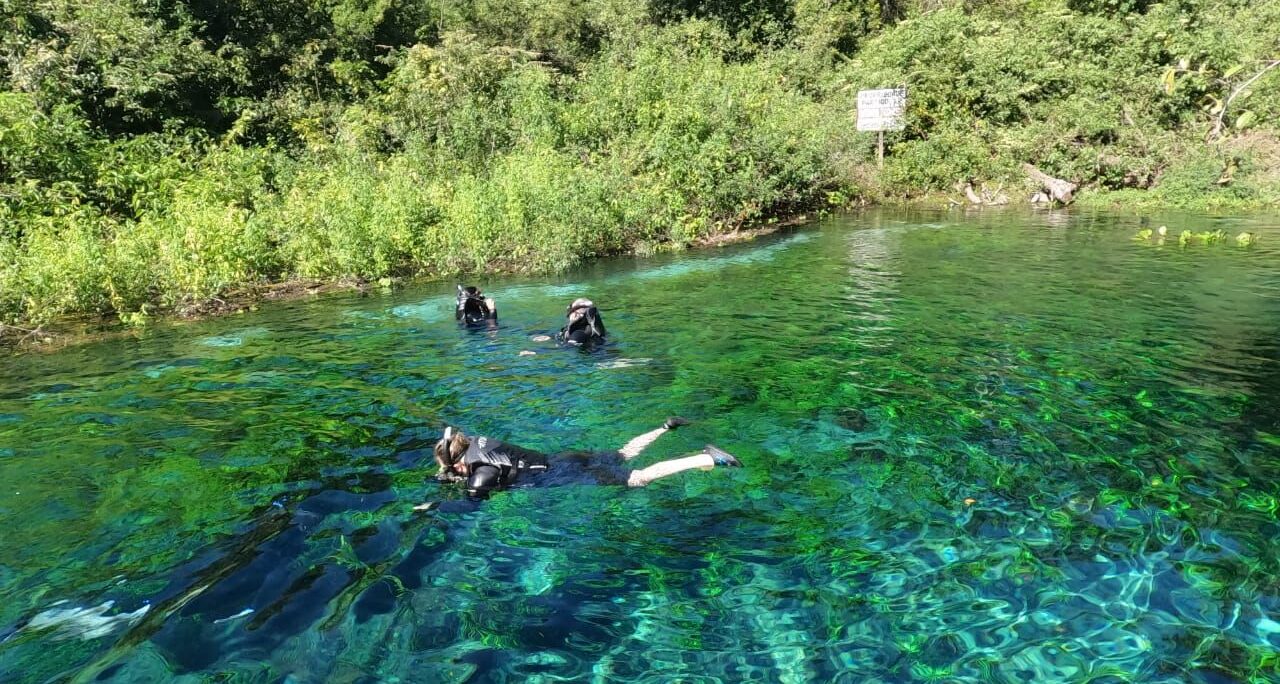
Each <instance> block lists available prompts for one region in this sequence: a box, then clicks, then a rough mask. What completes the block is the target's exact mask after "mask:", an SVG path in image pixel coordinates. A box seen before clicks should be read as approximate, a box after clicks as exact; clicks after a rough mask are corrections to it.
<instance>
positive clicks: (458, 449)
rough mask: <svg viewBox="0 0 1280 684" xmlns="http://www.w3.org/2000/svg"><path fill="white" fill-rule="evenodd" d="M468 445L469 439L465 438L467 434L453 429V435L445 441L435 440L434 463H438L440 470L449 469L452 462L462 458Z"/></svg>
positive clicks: (469, 444)
mask: <svg viewBox="0 0 1280 684" xmlns="http://www.w3.org/2000/svg"><path fill="white" fill-rule="evenodd" d="M469 446H471V440H469V439H467V436H466V435H464V434H462V431H461V430H457V429H455V430H453V437H452V438H450V439H449V441H448V442H447V443H446V442H445V440H444V439H441V440H440V441H438V442H436V446H435V449H434V451H435V457H436V463H438V464H439V465H440V472H447V471H449V470H451V469H452V467H453V464H454V463H457V462H458V459H460V458H462V455H463V454H464V453H466V452H467V447H469Z"/></svg>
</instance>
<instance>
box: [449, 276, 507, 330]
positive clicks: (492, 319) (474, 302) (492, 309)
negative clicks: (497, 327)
mask: <svg viewBox="0 0 1280 684" xmlns="http://www.w3.org/2000/svg"><path fill="white" fill-rule="evenodd" d="M453 317H454V319H456V320H457V321H458V322H459V323H461V324H463V325H466V326H473V325H481V324H485V323H489V324H492V323H496V322H497V320H498V303H497V302H495V301H494V300H493V297H486V296H484V293H483V292H481V291H480V288H478V287H463V286H461V285H459V286H458V303H457V306H456V307H454V311H453Z"/></svg>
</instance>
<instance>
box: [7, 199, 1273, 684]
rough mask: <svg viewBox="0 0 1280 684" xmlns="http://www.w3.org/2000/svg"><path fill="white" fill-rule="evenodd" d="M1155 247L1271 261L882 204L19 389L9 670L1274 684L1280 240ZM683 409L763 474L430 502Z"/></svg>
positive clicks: (34, 377) (12, 424)
mask: <svg viewBox="0 0 1280 684" xmlns="http://www.w3.org/2000/svg"><path fill="white" fill-rule="evenodd" d="M1158 220H1159V222H1160V223H1167V224H1168V225H1169V226H1170V230H1173V231H1175V232H1176V231H1178V230H1181V229H1182V227H1183V226H1184V225H1185V226H1186V227H1188V228H1194V229H1196V230H1205V229H1213V228H1214V227H1215V226H1222V227H1224V228H1226V229H1229V230H1251V231H1255V232H1257V233H1259V234H1260V235H1261V236H1262V239H1261V240H1260V242H1259V243H1258V244H1257V245H1254V246H1253V247H1250V248H1240V247H1237V246H1235V245H1234V244H1228V245H1214V246H1204V245H1199V246H1191V247H1186V248H1182V247H1178V246H1177V245H1176V244H1167V245H1159V244H1156V243H1153V242H1151V241H1147V242H1135V241H1133V240H1132V239H1131V238H1132V236H1133V234H1134V233H1135V232H1136V231H1137V230H1138V229H1139V228H1141V227H1143V226H1144V225H1151V224H1154V225H1159V224H1155V223H1153V222H1144V221H1143V220H1141V219H1138V218H1133V217H1122V216H1114V215H1105V214H1085V213H1066V212H1057V213H1039V214H1030V213H1018V212H1013V211H1010V212H981V213H973V214H967V215H962V214H947V213H937V212H934V213H909V212H893V211H876V212H868V213H865V214H861V215H857V216H851V217H847V218H842V219H837V220H831V221H828V222H825V223H823V224H820V225H817V226H813V227H810V228H806V229H804V230H801V231H798V232H794V233H792V234H790V235H781V236H776V237H773V238H767V239H764V240H762V241H759V242H757V243H753V244H745V245H736V246H732V247H728V248H724V249H722V250H715V251H702V252H689V253H684V254H678V255H663V256H659V257H655V258H652V259H634V258H628V259H618V260H614V261H605V262H602V263H597V264H592V265H589V266H586V267H584V268H583V269H581V270H579V271H576V272H573V273H569V274H566V275H565V276H564V279H563V280H559V279H558V280H555V281H552V282H534V281H527V280H526V281H517V280H499V281H494V282H491V283H476V284H479V285H481V286H483V288H484V290H485V291H486V292H487V293H488V294H491V295H493V296H495V297H496V298H497V299H498V302H499V310H500V312H501V319H500V320H501V325H500V326H499V327H498V328H497V329H481V330H459V329H458V328H456V327H455V325H454V323H453V320H452V315H451V309H452V307H453V301H454V295H453V293H452V289H453V284H451V283H440V284H429V285H423V286H420V287H414V288H410V289H407V290H404V291H401V292H397V293H394V294H390V293H372V294H369V295H349V296H330V297H325V298H320V299H313V300H306V301H298V302H290V303H276V304H269V305H264V306H263V307H262V310H261V311H258V312H255V313H251V314H246V315H244V316H237V317H234V318H227V319H223V320H213V321H205V322H200V323H194V324H183V325H172V326H158V327H156V328H154V329H151V330H148V331H146V332H145V333H143V334H142V335H140V336H139V337H138V338H137V339H119V340H113V341H107V342H102V343H97V344H92V345H86V346H82V347H76V348H70V349H66V350H63V351H61V352H58V353H54V354H47V355H28V356H19V357H12V358H7V359H0V377H3V378H4V380H3V381H0V529H4V530H5V536H4V541H5V543H4V551H3V552H2V553H0V598H2V599H3V601H2V602H0V681H5V682H10V681H12V682H48V681H84V682H87V681H110V682H137V681H189V682H197V681H245V682H249V681H253V682H294V683H303V682H393V681H401V682H437V681H438V682H451V681H459V682H460V681H477V682H479V681H595V682H668V681H677V680H678V681H689V682H737V681H769V682H812V681H840V682H891V681H892V682H899V681H901V682H944V681H945V682H989V681H998V682H1026V681H1034V682H1077V681H1079V682H1083V681H1092V682H1120V681H1141V682H1169V683H1172V682H1187V681H1194V682H1227V681H1249V680H1250V679H1252V680H1253V681H1277V680H1280V671H1278V669H1277V668H1278V667H1280V665H1278V664H1277V663H1278V662H1280V661H1278V660H1277V658H1276V653H1277V652H1280V560H1278V559H1280V522H1278V521H1277V515H1278V513H1280V484H1277V483H1278V482H1280V230H1277V229H1278V228H1280V223H1278V222H1276V221H1275V220H1270V219H1261V218H1230V219H1224V218H1215V217H1198V216H1167V217H1158ZM1153 221H1154V219H1153ZM578 296H590V297H591V298H593V299H594V300H595V301H596V302H597V304H599V305H600V307H601V309H602V311H603V312H604V316H605V319H606V323H607V325H608V328H609V330H610V333H611V342H610V344H609V345H607V346H606V347H605V348H603V349H600V350H597V351H595V352H594V353H584V352H581V351H578V350H569V349H560V348H557V347H555V346H554V345H553V344H551V343H548V342H540V341H537V340H536V339H534V338H536V337H537V336H539V335H543V334H547V333H548V332H552V331H554V330H555V329H556V328H558V327H559V326H560V325H561V318H562V317H563V315H564V306H565V305H566V304H567V303H568V301H569V300H571V299H573V298H575V297H578ZM529 352H535V353H532V354H530V353H529ZM672 414H680V415H684V416H687V417H689V418H692V419H694V420H695V423H694V424H692V425H689V426H686V427H683V428H681V429H680V430H678V431H676V432H674V433H672V434H670V435H667V436H664V437H662V439H661V440H659V442H657V443H656V444H655V445H654V446H653V447H652V448H651V450H650V451H648V452H646V453H645V454H644V455H643V456H641V457H640V465H641V466H643V465H647V464H649V463H653V462H656V461H657V460H661V459H663V458H668V457H672V456H677V455H681V454H687V453H691V452H693V451H696V450H698V449H700V448H702V446H703V445H705V444H707V443H715V444H718V445H720V446H722V447H724V448H726V449H728V450H730V451H732V452H733V453H735V454H737V455H738V456H739V457H740V458H741V459H742V460H743V461H744V463H745V465H746V467H745V468H743V469H742V470H728V469H718V470H716V471H713V472H710V473H705V472H692V473H687V474H684V475H681V476H678V477H675V478H672V479H668V480H663V481H661V482H658V483H656V484H654V485H652V486H651V487H649V488H646V489H643V490H636V491H627V490H624V489H620V488H615V487H603V486H595V487H591V486H566V487H558V488H545V489H520V490H515V491H510V492H504V493H501V494H499V495H497V496H495V497H494V498H493V499H492V500H490V501H488V502H486V503H484V504H483V505H478V506H477V505H474V504H469V503H467V502H465V501H464V500H462V499H461V497H460V493H459V492H458V491H457V490H456V488H451V487H442V486H440V485H438V484H436V483H435V481H434V479H432V478H431V477H430V476H431V475H432V474H433V473H434V466H433V465H431V453H430V450H431V446H432V444H433V443H434V441H435V439H436V437H437V436H438V434H439V429H440V426H441V425H442V424H444V423H445V422H446V421H447V422H451V423H454V424H459V425H462V426H464V427H466V428H469V429H471V430H473V431H476V432H480V433H483V434H489V435H492V436H494V437H498V438H504V439H510V440H511V441H514V442H517V443H520V444H523V445H526V446H529V447H531V448H538V449H544V450H549V451H556V450H576V449H583V450H604V449H614V448H618V447H619V446H621V445H622V444H623V443H625V442H626V441H627V440H628V439H629V438H631V437H633V436H635V435H636V434H639V433H641V432H644V431H647V430H650V429H652V428H654V427H656V426H657V425H660V424H661V422H662V421H663V419H664V418H665V417H666V416H668V415H672ZM420 504H430V505H426V506H422V507H421V508H420V509H415V506H419V505H420Z"/></svg>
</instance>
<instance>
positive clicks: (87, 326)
mask: <svg viewBox="0 0 1280 684" xmlns="http://www.w3.org/2000/svg"><path fill="white" fill-rule="evenodd" d="M827 215H828V214H827V213H823V212H802V213H798V214H796V215H794V216H790V217H788V218H785V219H778V220H775V221H773V222H767V223H766V224H764V225H758V226H754V227H751V228H741V229H738V230H734V231H731V232H728V233H721V234H719V235H714V236H709V237H704V238H698V239H697V240H693V241H691V242H689V243H687V244H685V245H684V246H683V249H698V250H702V249H716V248H719V247H727V246H729V245H736V244H740V243H743V242H751V241H753V240H757V239H759V238H761V237H765V236H767V235H772V234H774V233H777V232H779V231H782V230H788V229H794V228H797V227H799V226H802V225H806V224H808V223H811V222H814V221H817V220H820V219H821V218H823V217H824V216H827ZM636 253H637V252H636V250H635V249H630V250H627V251H624V252H619V253H617V254H611V255H608V256H624V255H628V254H632V255H634V254H636ZM509 273H511V271H509V270H504V269H495V270H493V271H489V272H487V275H503V274H509ZM459 275H467V274H459ZM472 275H475V274H472ZM444 280H445V279H442V278H440V277H413V276H410V277H400V278H382V279H380V280H378V281H368V280H355V279H344V280H337V281H333V282H325V281H320V280H308V279H297V280H286V281H282V282H277V283H265V284H261V285H256V286H249V287H242V288H240V289H237V290H234V291H232V292H229V293H226V294H224V295H222V296H221V297H214V298H211V299H207V300H203V301H200V302H192V303H190V304H186V305H183V306H178V307H168V308H157V309H154V310H153V313H150V314H149V315H147V316H146V317H145V318H144V319H143V320H142V322H139V323H133V324H131V323H129V322H127V321H126V320H125V319H123V318H121V317H119V316H118V315H109V316H78V317H77V316H73V317H68V318H65V319H62V320H59V321H56V322H54V323H52V324H50V325H48V326H37V327H35V328H24V327H21V326H16V325H7V324H3V323H0V353H6V354H13V355H18V354H24V353H28V352H56V351H61V350H63V349H67V348H70V347H75V346H79V345H82V344H89V343H92V342H100V341H103V340H110V339H116V338H124V337H128V336H130V335H136V334H137V333H139V332H141V331H143V330H145V329H146V328H147V327H148V326H150V325H153V324H159V325H174V324H180V323H192V322H197V321H204V320H210V319H214V318H225V317H227V316H235V315H239V314H244V313H247V312H251V311H257V310H258V308H259V305H261V304H264V303H268V302H288V301H296V300H301V299H303V298H306V297H319V296H323V295H326V294H335V293H340V292H359V293H368V292H371V291H374V290H377V289H387V288H396V287H399V286H403V285H409V284H419V283H431V282H443V281H444Z"/></svg>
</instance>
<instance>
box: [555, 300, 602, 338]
mask: <svg viewBox="0 0 1280 684" xmlns="http://www.w3.org/2000/svg"><path fill="white" fill-rule="evenodd" d="M565 315H566V317H567V318H568V321H567V322H566V323H565V326H564V328H562V329H561V330H560V337H561V339H562V340H563V341H565V342H567V343H569V344H575V345H583V344H598V343H600V342H603V341H604V338H605V335H607V334H608V332H607V331H606V330H605V328H604V319H602V318H601V317H600V310H599V309H597V308H596V305H595V302H592V301H591V300H590V299H587V298H585V297H579V298H577V299H575V300H573V303H572V304H570V305H569V308H568V309H567V310H566V311H565Z"/></svg>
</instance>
